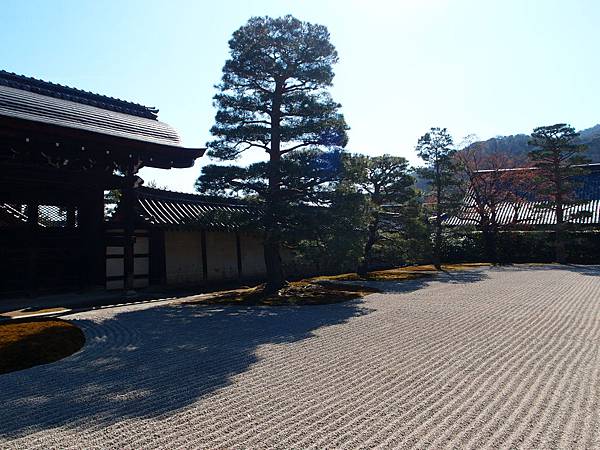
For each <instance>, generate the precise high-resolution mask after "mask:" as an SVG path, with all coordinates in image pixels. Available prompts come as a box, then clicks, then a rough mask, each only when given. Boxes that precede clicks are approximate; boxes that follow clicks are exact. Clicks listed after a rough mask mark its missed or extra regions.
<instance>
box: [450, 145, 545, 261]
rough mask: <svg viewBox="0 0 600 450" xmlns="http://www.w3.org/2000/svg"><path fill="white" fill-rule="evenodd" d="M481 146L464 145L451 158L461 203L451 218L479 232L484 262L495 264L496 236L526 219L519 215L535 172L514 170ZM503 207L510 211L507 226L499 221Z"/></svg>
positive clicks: (509, 158) (505, 158)
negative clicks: (484, 256)
mask: <svg viewBox="0 0 600 450" xmlns="http://www.w3.org/2000/svg"><path fill="white" fill-rule="evenodd" d="M467 141H469V138H467ZM483 145H484V143H482V142H472V141H471V142H467V144H466V145H465V146H464V148H463V149H462V150H460V151H458V152H456V154H455V167H456V173H457V179H458V183H457V186H456V187H457V191H458V192H459V194H460V197H461V203H460V205H459V206H458V207H457V208H456V209H455V211H454V213H453V215H455V216H456V217H457V218H459V219H460V220H461V221H463V222H467V223H470V224H472V225H473V226H475V227H477V228H478V229H479V230H480V231H481V234H482V236H483V240H484V250H485V255H486V257H487V260H488V261H490V262H492V263H497V262H498V235H499V232H500V231H501V230H502V229H505V228H510V227H513V226H514V225H517V224H519V223H521V222H523V221H524V220H526V219H528V218H530V217H522V216H521V215H520V212H521V210H522V205H523V204H524V203H525V202H527V201H528V200H531V195H532V193H533V191H534V190H535V187H536V183H535V180H534V177H533V176H534V172H535V171H534V170H531V169H527V168H521V169H516V165H517V164H518V162H516V161H515V159H514V158H513V157H512V156H511V155H509V154H508V153H504V152H498V153H490V152H487V151H485V148H484V147H483ZM507 207H508V208H510V209H511V215H512V220H511V221H510V222H507V221H506V220H504V219H503V218H501V217H500V210H501V209H502V208H507Z"/></svg>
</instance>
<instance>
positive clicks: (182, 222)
mask: <svg viewBox="0 0 600 450" xmlns="http://www.w3.org/2000/svg"><path fill="white" fill-rule="evenodd" d="M136 192H137V204H136V209H137V211H138V213H139V214H140V216H141V217H142V218H144V219H145V221H146V222H148V223H150V224H152V225H155V226H160V227H177V228H180V227H183V228H186V227H189V228H210V229H234V228H239V227H240V226H243V225H245V224H247V223H249V222H251V220H252V218H255V217H256V216H257V214H260V211H261V210H260V208H258V207H256V206H253V205H247V204H241V203H239V204H236V203H221V202H217V201H214V199H207V198H206V197H204V196H202V195H197V194H184V193H180V192H171V191H165V190H162V189H152V188H146V187H142V188H138V189H137V190H136Z"/></svg>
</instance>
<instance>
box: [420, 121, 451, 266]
mask: <svg viewBox="0 0 600 450" xmlns="http://www.w3.org/2000/svg"><path fill="white" fill-rule="evenodd" d="M452 145H453V142H452V136H450V133H448V130H447V129H446V128H431V129H430V130H429V132H427V133H425V134H424V135H423V136H421V137H420V138H419V141H418V143H417V147H416V151H417V154H418V155H419V157H420V158H421V159H422V160H423V161H424V162H425V167H424V168H423V169H421V170H420V173H421V175H422V176H423V177H424V178H426V179H428V180H430V181H431V184H432V194H433V196H432V198H433V201H434V205H435V228H434V265H435V267H436V268H437V269H438V270H439V269H441V267H442V265H441V264H442V263H441V253H442V237H443V235H442V221H443V217H444V214H446V213H447V212H448V210H449V208H450V205H451V203H452V202H451V201H450V198H451V197H452V193H453V192H452V187H453V183H454V169H453V159H452V158H453V155H454V153H455V150H454V149H453V148H452Z"/></svg>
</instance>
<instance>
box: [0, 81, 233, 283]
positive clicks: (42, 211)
mask: <svg viewBox="0 0 600 450" xmlns="http://www.w3.org/2000/svg"><path fill="white" fill-rule="evenodd" d="M157 113H158V110H157V109H155V108H150V107H146V106H142V105H139V104H136V103H130V102H126V101H123V100H118V99H114V98H112V97H107V96H103V95H98V94H94V93H91V92H86V91H82V90H79V89H74V88H71V87H66V86H62V85H59V84H54V83H49V82H45V81H41V80H37V79H35V78H29V77H25V76H21V75H16V74H13V73H9V72H5V71H0V171H1V173H2V176H1V177H0V229H1V232H0V273H1V274H2V275H1V277H2V278H1V280H2V281H1V284H0V294H3V295H22V294H27V295H39V294H43V293H48V292H56V291H62V290H85V289H91V288H96V287H98V288H105V287H107V285H110V282H113V284H114V281H115V280H116V279H117V278H112V279H111V278H110V277H117V276H118V277H120V278H119V279H120V280H121V281H120V284H119V283H117V284H119V286H121V287H122V288H125V289H130V288H133V287H134V286H135V285H136V284H139V282H137V281H136V272H139V270H141V269H139V267H138V266H143V265H144V262H143V258H141V257H138V256H137V253H136V252H137V251H138V250H137V249H136V247H139V246H140V245H142V244H140V243H141V242H142V241H141V240H138V237H137V235H136V233H137V232H136V221H138V220H139V218H138V217H137V216H136V211H137V206H136V205H138V202H140V197H139V196H138V195H137V194H136V190H137V189H138V187H139V186H140V185H141V184H142V183H143V181H142V180H141V179H140V178H139V177H138V176H137V173H138V171H139V170H140V169H141V168H142V167H155V168H162V169H172V168H183V167H191V166H192V165H193V164H194V161H195V159H196V158H199V157H200V156H202V155H203V154H204V149H202V148H186V147H184V146H182V145H181V142H180V139H179V137H178V135H177V133H176V131H175V130H174V129H173V128H171V127H170V126H169V125H167V124H165V123H163V122H161V121H159V120H158V118H157ZM109 190H118V191H119V192H121V208H120V214H121V215H120V222H119V224H118V227H116V228H113V229H111V230H110V233H109V232H108V230H107V229H106V228H107V222H106V220H105V215H104V209H105V208H104V193H105V192H106V191H109ZM112 225H113V226H114V223H113V224H112ZM172 239H174V240H176V238H171V237H167V238H166V241H165V244H166V245H167V246H170V245H171V244H170V242H171V240H172ZM115 248H120V250H119V251H120V252H121V262H122V264H121V267H120V269H118V271H119V274H118V275H115V274H114V273H112V272H111V274H110V275H107V266H108V267H109V270H111V271H114V270H115V267H114V266H115V265H114V264H113V263H110V262H108V260H109V259H111V258H110V257H109V258H108V259H107V256H108V255H110V254H111V252H114V251H115ZM147 250H148V251H150V249H149V248H148V249H147ZM167 261H168V260H167ZM236 264H237V263H236ZM150 265H151V264H150V263H148V267H150ZM136 267H138V269H137V270H136ZM169 267H170V266H169ZM203 270H206V269H203ZM166 273H167V274H168V272H166ZM201 273H202V272H201ZM157 276H159V277H165V271H164V270H163V271H162V272H160V274H158V275H157ZM207 276H208V275H207ZM107 283H108V284H107Z"/></svg>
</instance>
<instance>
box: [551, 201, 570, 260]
mask: <svg viewBox="0 0 600 450" xmlns="http://www.w3.org/2000/svg"><path fill="white" fill-rule="evenodd" d="M561 197H562V196H561V195H558V196H557V198H556V228H555V231H554V239H555V241H554V242H555V253H556V254H555V257H556V262H558V263H560V264H564V263H565V262H566V260H567V251H566V250H567V249H566V243H565V235H564V210H563V204H562V198H561Z"/></svg>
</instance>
